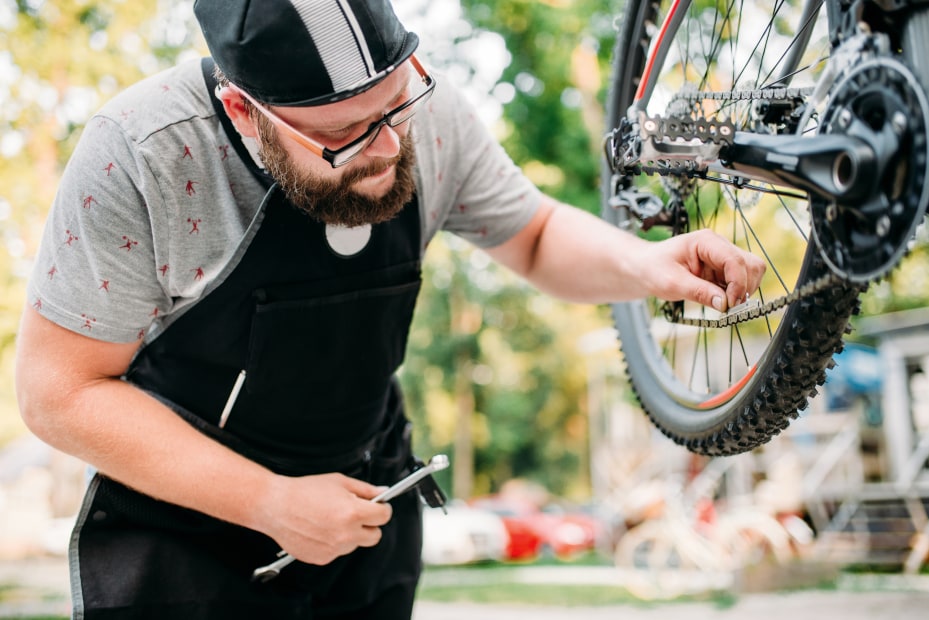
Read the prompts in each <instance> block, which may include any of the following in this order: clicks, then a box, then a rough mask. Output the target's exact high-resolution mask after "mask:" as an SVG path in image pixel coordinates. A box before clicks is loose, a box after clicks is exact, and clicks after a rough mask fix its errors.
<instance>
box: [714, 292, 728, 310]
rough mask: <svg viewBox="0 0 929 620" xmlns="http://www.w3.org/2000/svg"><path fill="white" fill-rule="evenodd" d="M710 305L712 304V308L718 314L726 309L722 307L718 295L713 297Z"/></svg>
mask: <svg viewBox="0 0 929 620" xmlns="http://www.w3.org/2000/svg"><path fill="white" fill-rule="evenodd" d="M711 303H712V304H713V307H714V308H716V309H717V310H719V311H720V312H722V311H723V310H725V309H726V307H725V306H724V305H723V298H722V297H720V296H719V295H717V296H716V297H714V298H713V301H712V302H711Z"/></svg>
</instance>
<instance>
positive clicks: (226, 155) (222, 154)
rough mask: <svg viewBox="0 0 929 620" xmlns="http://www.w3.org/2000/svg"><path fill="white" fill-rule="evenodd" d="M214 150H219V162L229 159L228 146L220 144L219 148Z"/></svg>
mask: <svg viewBox="0 0 929 620" xmlns="http://www.w3.org/2000/svg"><path fill="white" fill-rule="evenodd" d="M216 148H217V149H219V152H220V156H219V161H226V160H227V159H229V145H228V144H221V145H220V146H217V147H216Z"/></svg>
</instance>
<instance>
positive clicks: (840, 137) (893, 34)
mask: <svg viewBox="0 0 929 620" xmlns="http://www.w3.org/2000/svg"><path fill="white" fill-rule="evenodd" d="M926 58H929V2H926V1H919V0H745V1H744V2H739V3H738V5H736V3H735V2H732V1H725V0H703V1H700V2H692V1H690V0H661V1H660V2H659V1H657V0H654V1H653V0H630V1H628V2H627V3H626V6H625V13H624V15H623V17H622V19H621V20H620V21H619V22H618V24H617V36H616V41H615V47H614V50H613V60H612V63H613V74H612V79H611V85H610V92H609V94H608V98H607V123H608V124H607V131H606V135H605V137H604V156H605V157H604V165H603V173H602V186H601V193H602V196H603V206H602V217H603V218H604V219H606V220H607V221H609V222H611V223H612V224H614V225H616V226H618V227H620V228H623V229H626V230H628V231H630V232H633V233H635V234H639V235H643V236H646V237H649V238H652V239H660V238H665V237H669V236H672V235H678V234H681V233H684V232H687V231H691V230H696V229H700V228H710V229H714V230H716V231H717V232H720V233H721V234H724V235H725V236H727V237H728V238H729V239H730V240H732V241H733V242H734V243H736V244H737V245H739V246H741V247H743V248H745V249H747V250H749V251H752V252H754V253H756V254H758V255H760V256H762V257H763V258H764V259H765V261H766V263H767V267H768V270H767V273H766V275H765V278H764V280H763V281H762V285H761V287H760V288H759V290H758V291H757V292H756V293H755V294H754V295H753V297H752V298H751V299H747V300H746V303H744V304H740V305H739V306H737V307H735V308H733V309H730V310H729V311H728V312H726V313H717V312H715V311H714V310H712V309H709V308H704V307H701V306H698V305H697V304H690V303H684V302H663V301H661V300H656V299H649V300H644V301H638V302H630V303H621V304H615V305H613V307H612V313H613V320H614V324H615V326H616V328H617V330H618V332H619V337H620V343H621V350H622V352H623V354H624V357H625V362H626V369H627V374H628V376H629V379H630V383H631V385H632V388H633V390H634V391H635V393H636V395H637V397H638V399H639V401H640V403H641V405H642V407H643V409H644V410H645V412H646V413H647V415H648V416H649V418H650V419H651V421H652V422H653V423H654V424H655V425H656V426H657V427H658V428H659V429H660V430H661V431H662V432H663V433H664V434H665V435H667V436H668V437H670V438H671V439H672V440H674V441H675V442H677V443H678V444H681V445H683V446H685V447H687V448H688V449H689V450H691V451H693V452H696V453H699V454H706V455H711V456H721V455H731V454H737V453H740V452H744V451H748V450H751V449H753V448H755V447H757V446H759V445H761V444H763V443H765V442H767V441H769V440H770V439H771V438H773V437H774V436H775V435H777V434H778V433H779V432H780V431H782V430H783V429H784V428H786V427H787V426H788V424H789V423H790V421H791V419H793V418H796V417H797V415H798V413H799V411H800V410H802V409H804V408H805V407H806V406H807V403H808V399H809V398H811V397H812V396H814V395H815V394H816V387H817V385H821V384H822V383H823V382H824V381H825V369H826V368H827V367H829V366H830V365H831V364H833V362H832V356H833V355H834V354H835V353H836V352H838V351H840V350H841V348H842V343H843V339H844V337H845V336H846V334H847V333H849V332H850V317H851V316H852V315H853V314H854V313H856V312H857V311H858V309H859V296H860V294H861V293H862V292H863V291H865V290H866V289H867V287H868V285H869V284H870V283H871V282H874V281H875V280H877V279H879V278H882V277H884V276H885V275H887V274H888V273H889V272H890V271H891V270H892V269H893V268H894V266H895V265H897V264H898V263H899V261H900V260H901V259H902V258H903V257H904V255H905V254H906V253H907V249H908V246H909V244H910V243H911V242H912V240H913V239H914V235H915V234H916V232H917V227H918V226H919V225H920V224H921V222H922V221H923V219H924V217H925V213H926V205H927V202H929V184H927V183H926V179H927V176H929V140H927V125H929V120H927V119H929V103H927V96H926V85H927V84H929V63H927V62H926V61H925V59H926ZM917 61H918V62H917ZM721 358H725V359H726V360H727V361H726V362H724V363H721V362H720V359H721Z"/></svg>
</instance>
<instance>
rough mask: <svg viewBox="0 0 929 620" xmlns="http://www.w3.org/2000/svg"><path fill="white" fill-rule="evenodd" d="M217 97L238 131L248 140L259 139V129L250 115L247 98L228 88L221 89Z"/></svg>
mask: <svg viewBox="0 0 929 620" xmlns="http://www.w3.org/2000/svg"><path fill="white" fill-rule="evenodd" d="M216 96H217V97H219V100H220V101H222V102H223V109H224V110H225V111H226V116H228V117H229V120H231V121H232V124H233V125H234V126H235V128H236V130H237V131H238V132H239V133H240V134H242V135H243V136H245V137H246V138H258V128H257V127H256V126H255V122H254V121H253V120H252V118H251V116H249V114H248V109H247V108H246V107H245V98H244V97H242V95H241V94H240V93H239V92H238V91H236V89H234V88H230V87H228V86H223V87H222V88H220V89H219V90H218V91H217V93H216Z"/></svg>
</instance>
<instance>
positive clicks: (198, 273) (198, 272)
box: [191, 267, 203, 280]
mask: <svg viewBox="0 0 929 620" xmlns="http://www.w3.org/2000/svg"><path fill="white" fill-rule="evenodd" d="M191 271H193V272H194V280H202V279H203V267H197V268H196V269H191Z"/></svg>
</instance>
